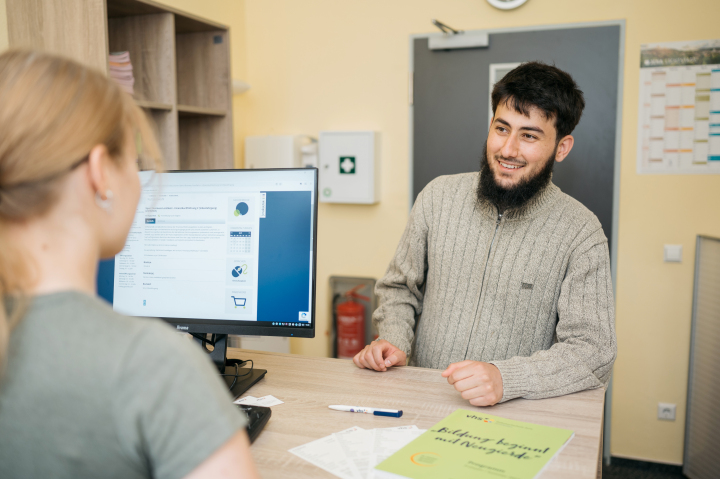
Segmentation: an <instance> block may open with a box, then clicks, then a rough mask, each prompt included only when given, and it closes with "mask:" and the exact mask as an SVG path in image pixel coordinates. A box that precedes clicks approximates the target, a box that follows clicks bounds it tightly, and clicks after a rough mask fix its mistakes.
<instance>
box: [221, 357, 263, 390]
mask: <svg viewBox="0 0 720 479" xmlns="http://www.w3.org/2000/svg"><path fill="white" fill-rule="evenodd" d="M247 363H250V369H248V371H247V372H246V373H244V374H239V372H240V366H243V365H245V364H247ZM230 364H234V365H235V374H221V375H220V376H232V377H233V382H232V384H231V385H230V390H231V391H232V388H234V387H235V384H237V380H238V378H243V377H245V376H247V375H249V374H250V373H252V372H253V368H254V367H255V364H254V363H253V360H252V359H247V360H245V359H228V365H230Z"/></svg>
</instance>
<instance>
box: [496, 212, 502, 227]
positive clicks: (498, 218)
mask: <svg viewBox="0 0 720 479" xmlns="http://www.w3.org/2000/svg"><path fill="white" fill-rule="evenodd" d="M502 216H503V214H502V213H498V217H497V221H496V222H495V226H498V225H499V224H500V222H501V221H502Z"/></svg>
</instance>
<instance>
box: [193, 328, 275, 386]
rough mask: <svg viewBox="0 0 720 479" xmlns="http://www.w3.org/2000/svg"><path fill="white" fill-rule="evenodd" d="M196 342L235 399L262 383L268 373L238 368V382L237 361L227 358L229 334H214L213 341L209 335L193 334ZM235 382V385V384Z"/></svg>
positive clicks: (262, 370)
mask: <svg viewBox="0 0 720 479" xmlns="http://www.w3.org/2000/svg"><path fill="white" fill-rule="evenodd" d="M192 336H193V337H194V338H195V341H197V342H198V343H200V347H202V348H203V350H204V351H205V352H207V353H208V354H209V355H210V359H212V361H213V363H215V366H216V367H217V368H218V371H219V372H220V374H224V376H221V377H222V378H223V380H224V381H225V383H226V384H227V387H228V389H229V390H230V392H231V394H232V395H233V397H234V398H239V397H240V396H241V395H242V394H243V393H244V392H245V391H247V390H248V389H250V387H251V386H252V385H253V384H255V383H256V382H258V381H260V380H261V379H262V378H263V376H265V374H266V373H267V369H257V368H255V367H253V368H252V369H250V368H238V369H237V375H238V377H237V380H236V378H235V372H236V369H235V362H236V361H238V360H237V359H230V360H228V358H227V339H228V335H227V334H213V335H212V338H211V339H208V338H207V334H202V333H192ZM208 344H209V345H212V346H213V349H209V348H208ZM233 382H234V383H235V384H233Z"/></svg>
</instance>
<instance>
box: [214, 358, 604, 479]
mask: <svg viewBox="0 0 720 479" xmlns="http://www.w3.org/2000/svg"><path fill="white" fill-rule="evenodd" d="M228 357H231V358H237V359H252V360H253V362H254V365H255V367H256V368H263V369H267V370H268V373H267V375H266V376H265V377H264V378H263V379H262V380H261V381H260V382H259V383H257V384H256V385H255V386H253V387H252V388H250V389H249V390H248V392H247V394H249V395H252V396H255V397H261V396H265V395H267V394H272V395H273V396H275V397H277V398H278V399H280V400H281V401H284V402H285V404H281V405H279V406H275V407H273V408H272V417H271V418H270V422H268V424H267V425H266V426H265V429H264V430H263V432H262V433H261V434H260V436H259V437H258V438H257V440H256V441H255V443H254V444H253V445H252V447H251V451H252V455H253V457H254V459H255V462H256V463H257V466H258V469H259V471H260V474H261V476H262V477H263V478H266V479H267V478H283V479H285V478H288V477H292V478H297V479H302V478H318V477H320V478H322V477H325V478H332V477H335V476H333V475H332V474H330V473H328V472H325V471H324V470H322V469H320V468H319V467H316V466H313V465H312V464H310V463H308V462H305V461H303V460H302V459H300V458H298V457H297V456H295V455H293V454H291V453H290V452H288V450H289V449H292V448H293V447H296V446H300V445H301V444H305V443H308V442H310V441H314V440H315V439H320V438H321V437H324V436H327V435H329V434H332V433H334V432H338V431H342V430H343V429H346V428H349V427H352V426H359V427H362V428H364V429H373V428H376V427H393V426H402V425H410V424H415V425H417V427H419V428H420V429H427V428H429V427H431V426H432V425H433V424H435V423H437V422H438V421H440V420H441V419H442V418H444V417H445V416H447V415H448V414H450V413H452V412H453V411H455V410H456V409H458V408H465V409H474V408H475V406H471V405H470V404H469V403H468V402H467V401H465V400H463V399H462V398H461V397H460V394H459V393H458V392H457V391H455V389H454V388H453V387H452V386H450V385H449V384H448V383H447V380H446V379H445V378H443V377H442V376H440V371H438V370H436V369H425V368H413V367H402V368H391V369H390V370H388V371H386V372H382V373H381V372H376V371H369V370H367V369H358V368H357V367H355V365H354V364H353V363H352V361H349V360H342V359H328V358H311V357H307V356H297V355H292V354H275V353H264V352H259V351H246V350H240V349H228ZM604 400H605V395H604V391H603V390H602V389H596V390H592V391H583V392H580V393H576V394H571V395H568V396H563V397H558V398H552V399H540V400H526V399H515V400H512V401H509V402H507V403H505V404H499V405H496V406H493V407H489V408H484V410H485V411H486V412H487V413H488V414H493V415H496V416H501V417H505V418H508V419H516V420H519V421H527V422H532V423H536V424H543V425H546V426H553V427H560V428H564V429H571V430H573V431H575V437H574V438H573V439H572V440H571V441H570V443H569V444H568V445H567V446H566V447H565V449H563V451H561V452H560V454H559V455H558V456H557V457H556V458H555V459H554V460H553V461H552V462H551V463H550V465H549V466H548V469H547V470H546V471H545V473H544V474H543V475H542V478H543V479H549V478H567V479H580V478H595V477H598V473H599V470H598V464H599V461H600V459H601V458H600V451H601V449H600V447H601V442H602V441H601V437H602V436H601V433H602V419H603V403H604ZM330 404H347V405H356V406H369V407H379V408H389V409H402V410H403V413H404V414H403V417H402V418H399V419H398V418H386V417H378V416H371V415H368V414H352V413H345V412H338V411H332V410H330V409H328V406H329V405H330Z"/></svg>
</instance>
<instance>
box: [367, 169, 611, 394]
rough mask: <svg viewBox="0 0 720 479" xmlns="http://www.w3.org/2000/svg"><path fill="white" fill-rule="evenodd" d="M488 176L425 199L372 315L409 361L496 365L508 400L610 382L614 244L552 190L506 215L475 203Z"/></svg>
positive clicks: (437, 185) (438, 189) (441, 181)
mask: <svg viewBox="0 0 720 479" xmlns="http://www.w3.org/2000/svg"><path fill="white" fill-rule="evenodd" d="M478 178H479V174H478V173H465V174H460V175H453V176H442V177H439V178H436V179H435V180H433V181H432V182H431V183H430V184H429V185H428V186H427V187H425V189H424V190H423V191H422V192H421V193H420V195H418V198H417V201H416V202H415V205H414V207H413V209H412V213H411V214H410V219H409V221H408V224H407V227H406V228H405V232H404V233H403V236H402V238H401V240H400V245H399V246H398V249H397V252H396V253H395V257H394V258H393V259H392V261H391V262H390V266H389V267H388V270H387V273H386V274H385V276H384V277H383V278H382V279H381V280H380V281H379V282H378V284H377V287H376V293H377V295H378V297H379V299H380V307H379V308H378V309H377V310H376V311H375V313H374V314H373V322H374V323H375V325H376V327H377V329H378V332H379V334H380V337H381V338H382V339H386V340H388V341H389V342H391V343H392V344H394V345H395V346H397V347H398V348H400V349H402V350H403V351H405V353H406V354H407V355H408V357H409V358H410V362H409V364H410V365H413V366H421V367H427V368H438V369H441V368H445V367H447V366H448V365H449V364H450V363H453V362H457V361H462V360H464V359H472V360H476V361H485V362H490V363H492V364H494V365H495V366H497V367H498V369H499V370H500V373H501V374H502V378H503V392H504V394H503V399H502V400H503V401H507V400H509V399H513V398H516V397H525V398H530V399H539V398H544V397H552V396H560V395H563V394H569V393H572V392H576V391H582V390H585V389H592V388H598V387H602V386H606V385H607V382H608V381H609V379H610V373H611V370H612V365H613V362H614V361H615V356H616V352H617V345H616V341H615V321H614V302H613V293H612V283H611V277H610V260H609V255H608V242H607V238H606V237H605V234H604V233H603V230H602V227H601V226H600V222H599V221H598V219H597V218H596V217H595V215H594V214H592V213H591V212H590V211H589V210H588V209H587V208H585V207H584V206H583V205H582V204H580V203H579V202H578V201H576V200H574V199H573V198H571V197H569V196H568V195H566V194H564V193H562V192H561V191H560V189H559V188H558V187H557V186H555V185H554V184H552V183H550V184H549V185H548V186H547V187H546V188H545V189H544V190H543V191H541V192H539V193H538V194H537V195H536V196H535V197H534V198H533V199H532V200H530V202H528V203H527V204H525V205H524V206H522V207H521V208H518V209H515V210H508V211H506V212H505V213H504V214H503V215H499V214H498V210H497V208H495V206H493V205H492V204H490V203H486V202H480V201H478V199H477V195H476V188H477V184H478Z"/></svg>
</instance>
